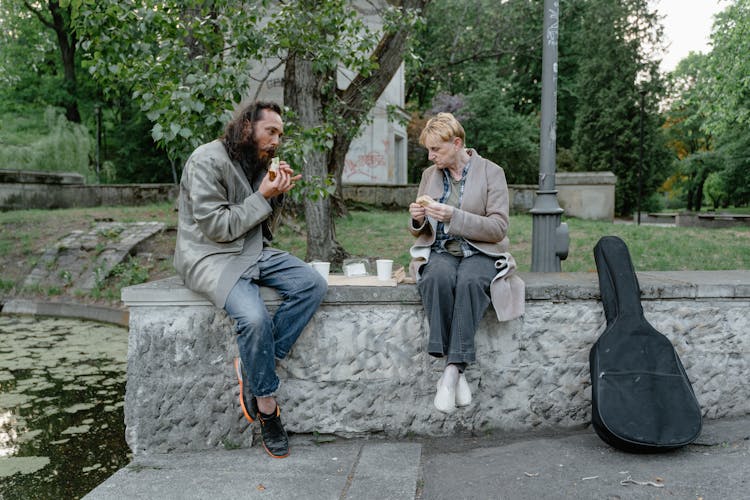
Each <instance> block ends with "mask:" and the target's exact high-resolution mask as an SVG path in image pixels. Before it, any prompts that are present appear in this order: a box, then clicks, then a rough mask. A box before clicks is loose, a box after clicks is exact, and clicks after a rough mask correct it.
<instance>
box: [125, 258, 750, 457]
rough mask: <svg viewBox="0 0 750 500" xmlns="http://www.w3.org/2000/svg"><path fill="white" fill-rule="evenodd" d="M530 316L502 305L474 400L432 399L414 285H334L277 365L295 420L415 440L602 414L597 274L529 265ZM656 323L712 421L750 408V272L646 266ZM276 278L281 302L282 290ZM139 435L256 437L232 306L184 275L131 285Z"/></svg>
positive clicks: (162, 439)
mask: <svg viewBox="0 0 750 500" xmlns="http://www.w3.org/2000/svg"><path fill="white" fill-rule="evenodd" d="M521 276H522V277H523V279H524V280H525V281H526V284H527V302H526V314H524V316H523V317H522V318H519V319H517V320H514V321H509V322H502V323H501V322H498V321H497V319H496V317H495V316H494V313H493V312H492V311H491V310H489V311H488V312H487V314H486V315H485V317H484V318H483V319H482V321H481V323H480V325H479V329H478V331H477V334H476V344H477V362H476V363H474V364H472V365H470V366H469V368H468V370H467V379H468V381H469V385H470V386H471V388H472V391H473V393H474V402H473V403H472V404H471V405H470V406H469V407H467V408H463V409H460V410H459V411H457V412H456V413H454V414H452V415H445V414H442V413H440V412H437V411H436V410H435V409H434V408H433V406H432V399H433V397H434V392H435V383H436V381H437V379H438V378H439V376H440V372H441V371H442V368H443V360H440V359H435V358H432V357H430V356H428V355H427V353H426V352H425V339H426V337H427V322H426V319H425V317H424V310H423V309H422V307H421V303H420V301H419V297H418V293H417V290H416V287H415V285H409V284H402V285H399V286H397V287H344V286H334V287H330V288H329V291H328V296H327V297H326V300H325V301H324V303H323V305H322V306H321V308H320V309H319V311H318V312H317V313H316V314H315V316H314V317H313V319H312V321H311V322H310V324H309V325H308V326H307V328H306V329H305V331H304V332H303V333H302V335H301V336H300V339H299V340H298V342H297V343H296V344H295V346H294V348H293V349H292V351H291V352H290V354H289V356H288V357H287V359H285V360H284V361H283V362H281V363H280V364H279V365H278V369H279V373H280V377H281V379H282V385H281V387H280V388H279V391H278V396H279V398H280V401H282V408H283V410H284V414H285V416H284V422H285V424H286V426H287V428H288V429H289V430H290V431H291V432H296V433H315V432H317V433H322V434H337V435H342V436H353V435H369V434H379V435H386V436H395V437H399V436H401V437H403V436H405V435H408V434H412V435H446V434H452V433H456V432H466V431H471V432H476V433H482V432H487V431H490V430H492V429H498V430H502V431H529V430H534V429H545V428H546V429H569V428H573V427H580V426H584V425H587V424H588V423H589V422H590V418H591V415H590V407H591V401H590V397H591V394H590V378H589V364H588V354H589V351H590V349H591V346H592V345H593V343H594V342H595V341H596V339H597V338H598V336H599V335H600V334H601V333H602V332H603V331H604V327H605V324H606V321H605V318H604V314H603V310H602V306H601V303H600V302H599V300H598V299H599V292H598V281H597V276H596V273H522V274H521ZM638 277H639V280H640V284H641V288H642V291H643V294H642V295H643V309H644V314H645V316H646V318H647V319H648V321H649V322H650V323H651V324H652V325H653V326H654V327H655V328H656V329H657V330H658V331H660V332H662V333H663V334H664V335H665V336H666V337H667V338H668V339H669V340H670V342H672V344H673V345H674V346H675V350H676V352H677V353H678V355H679V356H680V358H681V360H682V362H683V365H684V366H685V370H686V372H687V374H688V376H689V378H690V380H691V381H692V383H693V388H694V390H695V393H696V396H697V398H698V401H699V403H700V404H701V408H702V410H703V415H704V417H705V418H707V419H716V418H724V417H733V416H739V415H747V414H750V385H748V384H747V383H746V381H747V380H748V378H749V377H750V362H749V359H750V335H748V331H750V318H748V314H747V311H748V310H750V293H748V292H749V291H750V271H744V270H742V271H718V272H665V273H654V272H646V273H639V275H638ZM270 292H271V291H270V290H264V291H263V293H264V298H266V300H268V303H269V305H270V306H273V304H274V303H278V299H277V298H276V297H275V296H274V295H273V294H272V293H270ZM123 301H125V303H126V304H127V305H128V306H129V307H130V327H129V341H128V343H129V346H128V369H127V371H128V380H127V389H126V396H125V423H126V426H127V429H126V440H127V442H128V444H129V446H130V448H131V450H133V452H134V453H136V454H140V453H162V452H169V451H184V450H196V449H208V448H216V447H222V446H230V445H231V446H236V445H241V443H247V427H248V424H247V422H246V421H245V420H244V418H243V417H242V416H241V412H240V411H239V408H238V405H237V384H236V380H235V376H234V371H233V367H232V360H233V358H234V357H235V356H237V345H236V334H235V333H234V326H233V324H232V322H231V321H230V320H229V318H228V317H227V316H226V314H225V313H224V312H223V311H221V310H219V309H217V308H215V307H213V306H211V305H210V303H209V302H208V301H206V300H205V299H203V298H202V297H200V296H198V295H196V294H193V293H192V292H190V291H188V290H187V289H185V288H184V287H183V286H182V285H181V283H180V281H179V280H178V279H177V278H174V277H173V278H169V279H166V280H162V281H159V282H154V283H148V284H144V285H138V286H135V287H129V288H126V289H124V290H123Z"/></svg>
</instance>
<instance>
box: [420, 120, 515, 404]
mask: <svg viewBox="0 0 750 500" xmlns="http://www.w3.org/2000/svg"><path fill="white" fill-rule="evenodd" d="M419 140H420V143H421V144H422V145H423V146H424V147H425V148H427V151H428V158H429V160H430V161H431V162H432V165H431V166H430V167H428V168H427V169H426V170H425V171H424V173H423V174H422V180H421V182H420V184H419V191H418V193H417V196H418V199H417V201H415V202H414V203H411V204H410V205H409V214H410V215H411V224H410V227H409V230H410V231H411V233H412V235H414V236H415V237H416V241H415V244H414V246H413V247H412V249H411V254H412V257H413V259H412V262H411V266H410V271H411V274H412V275H413V276H414V277H415V278H416V279H417V285H418V289H419V293H420V295H421V297H422V303H423V305H424V309H425V313H426V315H427V320H428V322H429V340H428V346H427V351H428V353H429V354H430V355H431V356H435V357H439V358H445V361H446V366H445V371H444V372H443V375H442V376H441V377H440V380H439V381H438V384H437V393H436V395H435V400H434V404H435V407H436V408H437V409H438V410H440V411H442V412H446V413H451V412H453V411H454V410H455V409H456V407H457V406H466V405H469V404H470V403H471V399H472V394H471V388H470V386H469V384H468V382H467V380H466V376H465V375H464V370H465V369H466V366H467V365H468V364H469V363H472V362H474V361H475V360H476V351H475V347H474V334H475V332H476V330H477V327H478V326H479V322H480V321H481V319H482V317H483V316H484V314H485V312H486V310H487V307H488V306H489V304H490V303H491V302H492V296H491V292H490V288H491V284H492V285H494V283H493V279H494V278H495V277H496V275H497V274H498V269H497V268H496V262H498V258H501V257H502V256H503V255H509V254H507V251H508V237H507V234H508V222H509V220H508V185H507V183H506V181H505V173H504V172H503V169H502V168H500V167H499V166H498V165H496V164H495V163H493V162H491V161H489V160H487V159H485V158H482V157H481V156H480V155H479V153H477V152H476V151H475V150H474V149H470V148H466V144H465V141H466V135H465V133H464V129H463V127H462V126H461V124H460V123H459V121H458V120H457V119H456V118H455V117H454V116H453V115H452V114H450V113H440V114H438V115H436V116H435V117H433V118H432V119H430V120H429V121H428V122H427V124H426V126H425V128H424V130H423V131H422V134H421V136H420V138H419ZM498 297H499V296H498ZM495 307H496V309H497V308H498V307H500V308H502V307H505V305H504V304H495Z"/></svg>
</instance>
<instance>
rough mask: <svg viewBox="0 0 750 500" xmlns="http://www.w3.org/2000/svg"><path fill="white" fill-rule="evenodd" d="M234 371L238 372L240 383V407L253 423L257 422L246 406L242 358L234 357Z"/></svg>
mask: <svg viewBox="0 0 750 500" xmlns="http://www.w3.org/2000/svg"><path fill="white" fill-rule="evenodd" d="M234 371H235V373H236V374H237V380H238V381H239V383H240V407H241V408H242V413H243V415H245V418H246V419H247V420H248V421H250V423H253V422H255V417H253V416H251V415H250V412H249V411H247V408H245V398H244V397H242V394H243V392H242V391H243V383H244V381H243V380H242V370H241V369H240V358H234Z"/></svg>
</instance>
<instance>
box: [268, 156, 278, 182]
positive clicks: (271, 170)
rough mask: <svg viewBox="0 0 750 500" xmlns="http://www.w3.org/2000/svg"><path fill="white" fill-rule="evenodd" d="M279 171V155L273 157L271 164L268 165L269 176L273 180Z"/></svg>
mask: <svg viewBox="0 0 750 500" xmlns="http://www.w3.org/2000/svg"><path fill="white" fill-rule="evenodd" d="M278 173H279V157H278V156H274V157H273V158H272V159H271V166H270V167H268V178H269V179H271V180H272V181H273V180H274V179H275V178H276V174H278Z"/></svg>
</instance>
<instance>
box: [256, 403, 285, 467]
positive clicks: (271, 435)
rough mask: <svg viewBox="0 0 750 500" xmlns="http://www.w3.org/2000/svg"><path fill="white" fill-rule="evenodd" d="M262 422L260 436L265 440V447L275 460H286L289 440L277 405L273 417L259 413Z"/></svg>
mask: <svg viewBox="0 0 750 500" xmlns="http://www.w3.org/2000/svg"><path fill="white" fill-rule="evenodd" d="M258 420H259V421H260V435H261V437H262V438H263V447H264V448H265V449H266V452H267V453H268V454H269V455H271V456H272V457H273V458H284V457H288V456H289V438H288V437H287V435H286V430H284V425H283V424H282V423H281V410H279V405H278V404H277V405H276V410H275V411H274V412H273V414H271V415H265V414H263V413H260V412H259V413H258Z"/></svg>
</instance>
